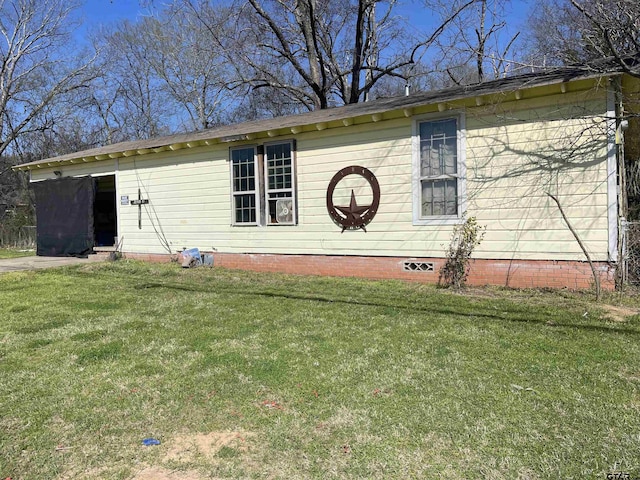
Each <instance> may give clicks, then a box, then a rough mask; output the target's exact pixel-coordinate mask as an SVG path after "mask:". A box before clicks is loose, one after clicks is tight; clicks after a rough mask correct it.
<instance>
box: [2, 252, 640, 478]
mask: <svg viewBox="0 0 640 480" xmlns="http://www.w3.org/2000/svg"><path fill="white" fill-rule="evenodd" d="M589 298H590V297H587V296H584V295H578V294H569V293H566V292H564V293H563V292H557V293H543V292H540V291H532V292H513V291H503V290H500V289H478V290H473V291H471V292H468V293H466V294H464V295H461V294H456V293H454V292H450V291H446V290H441V289H438V288H436V287H433V286H425V285H418V284H406V283H401V282H390V281H389V282H371V281H362V280H352V279H329V278H313V277H291V276H283V275H261V274H252V273H243V272H233V271H225V270H222V269H218V268H214V269H206V268H200V269H193V270H182V269H180V268H179V266H177V265H176V264H172V265H158V264H154V265H151V264H144V263H138V262H129V261H121V262H115V263H104V264H89V265H85V266H82V267H70V268H65V269H58V270H48V271H38V272H21V273H10V274H4V275H0V478H2V479H4V478H6V477H11V478H12V480H22V479H60V480H62V479H84V478H86V479H95V478H103V479H134V478H135V479H143V478H144V479H149V478H156V479H163V478H167V479H172V480H183V479H184V480H187V479H188V480H197V479H214V478H215V479H219V478H256V479H257V478H260V479H262V478H274V479H276V478H278V479H279V478H283V479H289V478H300V479H302V478H305V479H306V478H318V479H321V478H322V479H324V478H340V479H343V478H347V479H348V478H353V479H355V478H358V479H360V478H379V479H383V478H384V479H387V478H452V479H454V478H455V479H457V478H493V479H517V478H521V479H538V478H539V479H548V478H563V479H565V478H566V479H569V478H574V479H604V478H606V474H607V473H610V472H611V473H612V472H620V471H622V472H628V473H630V474H631V475H632V477H633V476H639V475H640V316H633V317H627V318H626V320H624V321H620V315H619V314H617V316H616V318H617V319H618V320H617V321H613V320H610V319H608V318H607V316H606V315H608V314H607V313H605V311H604V310H601V309H599V308H597V307H596V306H595V305H593V304H592V303H590V300H589ZM609 300H611V298H610V299H609ZM628 301H629V300H628ZM147 437H153V438H157V439H159V440H160V441H161V442H162V443H161V445H159V446H152V447H145V446H142V445H141V441H142V439H144V438H147Z"/></svg>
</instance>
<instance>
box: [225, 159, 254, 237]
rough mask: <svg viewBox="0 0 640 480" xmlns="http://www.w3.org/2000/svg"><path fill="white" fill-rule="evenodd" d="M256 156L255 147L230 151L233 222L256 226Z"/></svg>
mask: <svg viewBox="0 0 640 480" xmlns="http://www.w3.org/2000/svg"><path fill="white" fill-rule="evenodd" d="M257 171H258V169H257V155H256V148H255V147H242V148H234V149H232V150H231V175H232V178H233V202H232V203H233V218H234V220H233V222H234V223H235V224H244V225H257V224H258V221H259V219H260V217H259V212H258V181H257V178H256V173H257Z"/></svg>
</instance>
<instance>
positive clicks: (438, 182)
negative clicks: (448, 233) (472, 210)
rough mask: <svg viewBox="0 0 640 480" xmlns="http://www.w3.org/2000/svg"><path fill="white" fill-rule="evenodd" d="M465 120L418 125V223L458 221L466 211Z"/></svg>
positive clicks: (451, 118)
mask: <svg viewBox="0 0 640 480" xmlns="http://www.w3.org/2000/svg"><path fill="white" fill-rule="evenodd" d="M461 122H462V117H461V116H453V117H445V118H434V119H425V120H421V121H418V122H416V128H415V135H414V145H415V147H416V148H414V157H415V158H414V223H418V224H420V223H432V222H435V221H439V222H444V223H448V222H451V221H457V220H458V218H459V217H460V216H461V213H462V211H463V208H462V207H463V205H462V203H463V193H464V162H463V161H462V159H461V158H460V157H461V155H460V152H461V151H462V149H461V145H460V143H461V140H462V139H463V136H462V135H461V133H460V132H461V125H460V123H461Z"/></svg>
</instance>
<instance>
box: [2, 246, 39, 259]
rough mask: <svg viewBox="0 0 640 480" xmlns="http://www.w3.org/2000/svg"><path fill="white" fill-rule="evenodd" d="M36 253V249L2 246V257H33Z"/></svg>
mask: <svg viewBox="0 0 640 480" xmlns="http://www.w3.org/2000/svg"><path fill="white" fill-rule="evenodd" d="M35 254H36V251H35V250H34V249H18V248H0V259H3V258H18V257H31V256H33V255H35Z"/></svg>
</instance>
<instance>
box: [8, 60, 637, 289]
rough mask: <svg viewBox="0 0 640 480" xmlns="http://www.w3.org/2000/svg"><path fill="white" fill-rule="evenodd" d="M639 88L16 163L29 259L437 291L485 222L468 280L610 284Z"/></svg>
mask: <svg viewBox="0 0 640 480" xmlns="http://www.w3.org/2000/svg"><path fill="white" fill-rule="evenodd" d="M639 83H640V82H639V80H638V79H637V78H634V77H631V76H629V75H627V74H624V73H622V72H621V71H619V70H618V69H615V68H609V69H604V70H600V71H595V70H593V69H590V70H588V69H578V68H574V69H572V68H565V69H558V70H554V71H549V72H547V73H532V74H526V75H521V76H516V77H511V78H505V79H499V80H495V81H490V82H485V83H483V84H479V85H471V86H468V87H461V88H452V89H447V90H441V91H437V92H430V93H424V94H416V95H410V96H405V97H396V98H385V99H380V100H375V101H371V102H367V103H361V104H356V105H348V106H344V107H339V108H332V109H328V110H321V111H314V112H310V113H305V114H301V115H294V116H288V117H283V118H275V119H268V120H259V121H252V122H246V123H241V124H237V125H229V126H223V127H219V128H214V129H210V130H206V131H201V132H196V133H188V134H180V135H173V136H167V137H162V138H154V139H151V140H142V141H133V142H125V143H118V144H114V145H108V146H105V147H100V148H95V149H92V150H87V151H82V152H77V153H73V154H69V155H64V156H60V157H56V158H49V159H46V160H42V161H36V162H31V163H26V164H23V165H19V166H17V167H16V169H17V170H23V171H29V172H30V175H31V181H32V182H33V183H34V187H35V190H36V195H37V212H38V226H39V231H38V239H39V246H38V251H39V253H40V254H77V253H83V252H86V251H89V250H91V248H92V247H93V246H94V245H114V243H116V242H120V243H121V245H122V250H123V252H124V254H125V256H127V257H132V258H144V259H154V260H161V259H166V260H168V259H169V258H170V256H171V255H175V254H176V253H177V252H180V251H182V250H183V249H185V248H191V247H198V248H199V249H200V251H202V252H212V253H213V256H214V262H215V265H219V266H224V267H230V268H245V269H253V270H261V271H282V272H290V273H301V274H320V275H346V276H362V277H371V278H397V279H410V280H418V281H425V282H435V281H437V280H438V272H439V269H440V267H441V266H442V264H443V260H444V256H445V249H446V248H447V246H448V245H449V243H450V241H451V236H452V232H453V229H454V227H455V226H456V225H458V224H460V223H462V222H463V221H464V218H465V215H466V216H474V217H476V219H477V222H478V224H479V225H481V226H483V227H485V228H486V233H485V236H484V240H483V241H482V243H481V244H480V245H479V246H478V247H477V249H476V250H475V252H474V255H473V257H474V260H473V264H472V267H471V271H470V276H469V280H468V281H469V283H472V284H497V285H508V286H513V287H536V286H552V287H569V288H586V287H589V285H590V284H591V282H592V276H591V270H590V268H589V265H588V264H587V263H586V262H585V256H584V253H583V251H582V250H581V248H580V246H579V244H578V242H577V241H576V239H575V238H574V236H573V235H572V233H571V231H570V229H569V228H568V226H567V223H566V222H565V221H564V219H563V217H562V215H561V213H560V211H559V208H558V206H557V204H556V203H555V202H553V201H552V199H551V197H550V196H549V194H551V195H554V196H556V197H557V198H558V200H559V202H560V205H561V206H562V207H563V210H564V212H565V213H566V215H567V219H568V221H569V222H570V223H571V224H572V226H573V227H574V229H575V231H576V232H577V233H578V235H579V237H580V238H581V240H582V242H583V244H584V246H585V248H586V249H587V251H588V252H589V254H590V256H591V258H592V260H593V261H594V262H595V265H596V267H597V271H598V272H599V274H600V275H601V278H602V281H603V282H604V285H605V286H608V287H612V286H613V280H614V271H615V267H616V265H617V262H618V261H619V260H620V259H621V255H622V241H621V224H622V222H623V217H624V214H625V209H626V205H625V202H626V200H625V195H624V188H620V184H621V181H622V180H621V179H622V176H623V175H622V174H623V172H624V159H623V153H624V148H623V147H624V136H625V135H630V134H633V135H637V134H638V132H637V131H635V132H633V131H632V130H634V129H637V125H636V124H635V123H633V122H632V124H631V128H629V129H628V130H626V131H625V128H626V127H627V125H628V122H626V121H624V118H625V115H626V114H627V113H628V112H629V111H630V110H633V109H634V108H635V109H636V111H637V102H638V92H639V91H640V85H639Z"/></svg>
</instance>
